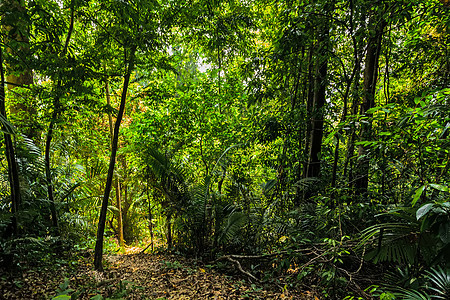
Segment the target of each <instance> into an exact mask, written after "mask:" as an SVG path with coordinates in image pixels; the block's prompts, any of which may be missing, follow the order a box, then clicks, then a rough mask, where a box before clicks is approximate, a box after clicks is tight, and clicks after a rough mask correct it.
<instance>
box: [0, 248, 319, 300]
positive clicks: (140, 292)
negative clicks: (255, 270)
mask: <svg viewBox="0 0 450 300" xmlns="http://www.w3.org/2000/svg"><path fill="white" fill-rule="evenodd" d="M104 258H105V263H104V266H105V271H104V272H96V271H94V270H93V266H92V262H93V259H92V253H86V254H85V255H84V256H79V258H78V260H77V261H70V262H68V263H67V264H64V263H63V264H56V265H53V266H49V267H44V268H42V267H41V268H34V269H28V270H25V268H24V267H22V271H21V272H15V273H3V274H1V273H0V291H1V292H0V299H52V298H54V297H56V296H57V295H60V296H59V297H57V299H58V300H61V299H62V300H65V299H71V297H70V296H72V299H94V300H102V299H159V300H163V299H217V300H219V299H313V300H318V299H320V297H317V296H316V295H314V293H312V292H299V291H290V290H288V289H287V288H286V287H283V286H280V285H274V284H261V283H257V282H253V283H252V282H250V281H249V280H247V279H246V278H245V277H243V276H240V275H239V274H237V273H236V274H234V275H233V276H230V275H226V274H223V273H220V272H218V271H216V270H214V269H213V268H212V267H211V266H209V265H202V264H199V263H197V262H196V261H195V260H189V259H186V258H184V257H182V256H175V255H169V254H145V253H140V249H128V250H127V253H125V254H114V255H111V254H110V255H105V256H104ZM62 295H70V296H62Z"/></svg>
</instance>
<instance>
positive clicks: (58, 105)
mask: <svg viewBox="0 0 450 300" xmlns="http://www.w3.org/2000/svg"><path fill="white" fill-rule="evenodd" d="M74 13H75V12H74V0H72V2H71V10H70V25H69V29H68V32H67V37H66V41H65V43H64V48H63V51H62V54H61V57H65V55H66V53H67V48H68V47H69V42H70V38H71V36H72V32H73V23H74ZM61 84H62V80H61V75H59V79H58V83H57V86H56V93H58V94H57V95H55V97H54V100H53V113H52V118H51V120H50V124H49V126H48V131H47V138H46V140H45V154H44V165H45V177H46V180H47V194H48V200H49V202H50V213H51V217H52V226H53V228H54V229H55V230H56V233H57V234H59V233H58V231H59V229H58V227H59V226H58V215H57V212H56V205H55V198H54V193H53V182H52V181H53V180H52V174H51V166H50V149H51V143H52V139H53V131H54V127H55V124H56V121H57V119H58V116H59V113H60V112H61V103H60V94H59V93H60V88H61Z"/></svg>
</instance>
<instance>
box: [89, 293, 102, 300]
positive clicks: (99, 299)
mask: <svg viewBox="0 0 450 300" xmlns="http://www.w3.org/2000/svg"><path fill="white" fill-rule="evenodd" d="M91 300H103V296H102V295H100V294H98V295H95V296H93V297H91Z"/></svg>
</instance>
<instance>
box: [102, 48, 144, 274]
mask: <svg viewBox="0 0 450 300" xmlns="http://www.w3.org/2000/svg"><path fill="white" fill-rule="evenodd" d="M125 51H126V50H125ZM135 52H136V47H132V48H131V49H130V61H129V63H128V69H127V73H126V74H125V76H124V83H123V90H122V96H121V99H120V107H119V113H118V115H117V119H116V122H115V124H114V136H113V141H112V146H111V157H110V160H109V168H108V176H107V178H106V185H105V192H104V195H103V200H102V207H101V210H100V217H99V220H98V229H97V241H96V243H95V252H94V268H95V270H98V271H101V270H103V265H102V258H103V234H104V232H105V223H106V212H107V209H108V200H109V194H110V192H111V186H112V181H113V176H114V166H115V163H116V154H117V144H118V141H119V129H120V123H121V122H122V117H123V112H124V110H125V103H126V99H127V91H128V85H129V83H130V76H131V72H132V70H133V67H134V55H135Z"/></svg>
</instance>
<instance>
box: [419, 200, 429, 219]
mask: <svg viewBox="0 0 450 300" xmlns="http://www.w3.org/2000/svg"><path fill="white" fill-rule="evenodd" d="M432 208H433V203H427V204H425V205H422V206H421V207H420V208H419V209H418V210H417V212H416V218H417V220H419V219H420V218H422V217H423V216H425V215H426V214H427V213H428V212H429V211H430V210H431V209H432Z"/></svg>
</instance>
